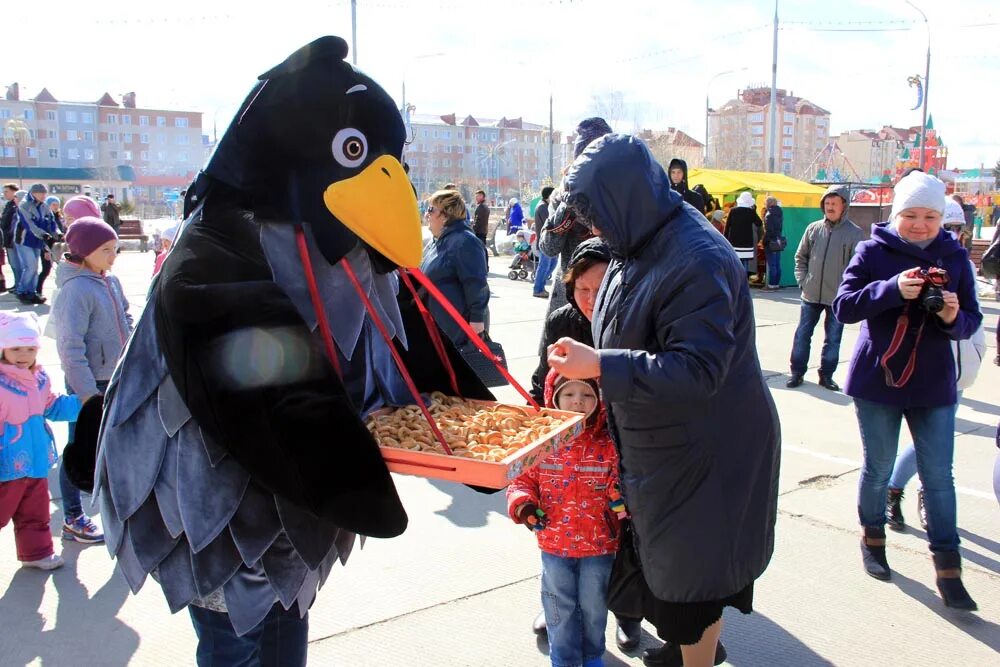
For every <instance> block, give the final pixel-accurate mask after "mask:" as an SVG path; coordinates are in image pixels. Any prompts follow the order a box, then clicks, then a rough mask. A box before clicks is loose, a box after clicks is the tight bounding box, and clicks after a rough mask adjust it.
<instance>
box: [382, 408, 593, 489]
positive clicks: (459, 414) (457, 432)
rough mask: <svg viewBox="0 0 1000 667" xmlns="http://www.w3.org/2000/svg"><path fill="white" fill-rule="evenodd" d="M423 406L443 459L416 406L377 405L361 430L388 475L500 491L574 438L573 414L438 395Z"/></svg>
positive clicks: (578, 421)
mask: <svg viewBox="0 0 1000 667" xmlns="http://www.w3.org/2000/svg"><path fill="white" fill-rule="evenodd" d="M427 408H428V410H429V412H430V414H431V416H432V417H433V418H434V421H435V423H436V424H437V426H438V429H439V430H440V432H441V434H442V435H443V437H444V440H445V443H446V444H447V445H448V448H449V449H450V450H451V454H448V453H447V452H446V450H445V448H444V446H443V445H442V444H441V442H440V440H439V439H438V438H437V436H436V434H435V433H434V432H433V431H432V429H431V427H430V424H429V423H428V422H427V419H426V418H425V416H424V415H423V413H422V412H421V411H420V408H419V407H417V406H416V405H406V406H401V407H389V408H382V409H380V410H376V411H373V412H372V413H371V414H369V415H368V418H367V420H366V425H367V427H368V430H369V431H370V432H371V433H372V435H373V436H374V437H375V440H376V441H377V442H378V444H379V448H380V449H381V451H382V458H384V459H385V462H386V464H387V465H388V467H389V470H391V471H393V472H398V473H403V474H408V475H417V476H419V477H430V478H434V479H443V480H449V481H452V482H462V483H464V484H472V485H475V486H482V487H487V488H491V489H502V488H504V487H505V486H507V485H508V484H509V483H510V482H511V481H512V480H513V479H514V478H515V477H517V476H518V475H520V474H522V473H523V472H525V471H527V470H529V469H530V468H532V467H534V466H536V465H538V464H539V463H540V462H541V461H542V459H544V458H545V457H546V456H548V455H549V454H551V453H553V452H555V451H556V450H558V449H559V448H560V447H561V446H562V445H563V444H565V443H566V442H568V441H569V440H572V439H573V438H575V437H576V436H578V435H579V434H580V433H581V432H582V430H583V427H584V422H583V420H584V416H583V415H582V414H580V413H577V412H566V411H564V410H553V409H551V408H541V409H535V408H533V407H530V406H520V405H508V404H504V403H496V402H492V401H478V400H470V399H464V398H458V397H455V396H446V395H445V394H442V393H440V392H435V393H433V394H431V395H430V397H429V400H428V401H427Z"/></svg>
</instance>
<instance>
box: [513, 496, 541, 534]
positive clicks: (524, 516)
mask: <svg viewBox="0 0 1000 667" xmlns="http://www.w3.org/2000/svg"><path fill="white" fill-rule="evenodd" d="M517 518H518V519H520V520H521V523H523V524H524V525H525V526H527V527H528V530H543V529H545V528H546V527H547V526H548V525H549V516H548V515H547V514H546V513H545V511H544V510H542V508H541V507H539V506H538V505H536V504H535V503H530V502H529V503H524V504H523V505H521V506H520V507H518V508H517Z"/></svg>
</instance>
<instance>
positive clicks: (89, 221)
mask: <svg viewBox="0 0 1000 667" xmlns="http://www.w3.org/2000/svg"><path fill="white" fill-rule="evenodd" d="M117 240H118V235H117V234H115V230H114V229H112V228H111V225H109V224H108V223H106V222H104V221H103V220H101V219H100V218H97V217H93V216H84V217H82V218H77V220H76V221H74V222H73V224H72V225H70V226H69V229H68V230H67V231H66V243H67V244H69V254H71V255H73V256H74V257H79V258H80V259H83V258H84V257H86V256H87V255H89V254H90V253H92V252H94V251H95V250H97V249H98V248H100V247H101V246H102V245H104V244H105V243H107V242H108V241H117Z"/></svg>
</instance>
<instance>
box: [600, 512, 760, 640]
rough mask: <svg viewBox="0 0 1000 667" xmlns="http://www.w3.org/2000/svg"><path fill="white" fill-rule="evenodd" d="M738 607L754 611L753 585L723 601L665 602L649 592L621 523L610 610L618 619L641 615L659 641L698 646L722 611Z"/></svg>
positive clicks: (628, 528) (629, 536) (628, 531)
mask: <svg viewBox="0 0 1000 667" xmlns="http://www.w3.org/2000/svg"><path fill="white" fill-rule="evenodd" d="M726 607H736V608H737V609H739V610H740V611H741V612H743V613H744V614H749V613H750V612H752V611H753V582H751V583H750V584H749V585H748V586H747V587H746V588H744V589H743V590H741V591H739V592H737V593H734V594H733V595H730V596H728V597H726V598H723V599H721V600H709V601H705V602H666V601H664V600H661V599H659V598H657V597H656V596H655V595H654V594H653V591H651V590H650V589H649V584H648V583H646V578H645V576H643V573H642V567H641V565H640V563H639V558H638V554H637V553H636V551H635V547H634V545H633V542H632V530H631V524H630V523H629V522H627V521H626V522H624V523H623V524H622V532H621V541H620V545H619V551H618V554H617V557H616V558H615V565H614V568H613V569H612V571H611V581H610V582H609V583H608V608H609V609H610V610H611V611H613V612H615V615H617V616H618V617H620V618H621V617H625V618H635V617H638V616H642V617H643V618H645V619H646V620H647V621H649V622H650V623H651V624H652V625H653V627H655V628H656V634H657V635H659V637H660V639H662V640H663V641H667V642H673V643H675V644H687V645H690V644H697V643H698V641H699V640H700V639H701V636H702V635H703V634H704V633H705V630H706V629H708V627H709V626H711V625H712V624H714V623H715V622H716V621H718V620H719V619H720V618H722V610H723V609H725V608H726Z"/></svg>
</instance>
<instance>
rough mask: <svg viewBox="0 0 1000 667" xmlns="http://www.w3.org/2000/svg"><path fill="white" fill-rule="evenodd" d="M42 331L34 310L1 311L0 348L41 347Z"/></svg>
mask: <svg viewBox="0 0 1000 667" xmlns="http://www.w3.org/2000/svg"><path fill="white" fill-rule="evenodd" d="M41 337H42V332H41V330H40V329H39V328H38V316H37V315H35V314H34V313H32V312H24V313H16V312H15V313H0V350H5V349H7V348H8V347H39V345H40V343H39V339H40V338H41Z"/></svg>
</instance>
